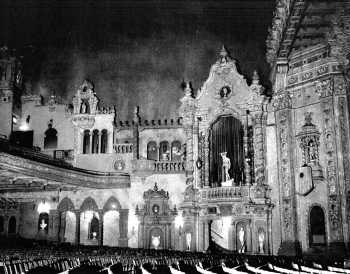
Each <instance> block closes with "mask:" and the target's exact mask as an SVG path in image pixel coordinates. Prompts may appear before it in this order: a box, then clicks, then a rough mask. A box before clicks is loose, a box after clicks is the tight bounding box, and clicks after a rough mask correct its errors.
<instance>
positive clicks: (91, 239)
mask: <svg viewBox="0 0 350 274" xmlns="http://www.w3.org/2000/svg"><path fill="white" fill-rule="evenodd" d="M80 211H81V213H80V243H81V244H85V245H98V244H99V241H100V236H101V232H102V231H100V222H101V219H100V218H101V217H100V214H99V209H98V206H97V204H96V202H95V200H94V199H92V198H91V197H87V198H86V199H85V200H84V202H83V203H82V205H81V207H80Z"/></svg>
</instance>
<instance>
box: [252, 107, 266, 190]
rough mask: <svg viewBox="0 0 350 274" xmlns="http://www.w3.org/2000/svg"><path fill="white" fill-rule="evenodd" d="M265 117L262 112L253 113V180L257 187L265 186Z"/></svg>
mask: <svg viewBox="0 0 350 274" xmlns="http://www.w3.org/2000/svg"><path fill="white" fill-rule="evenodd" d="M265 122H266V115H265V113H264V112H262V111H258V112H255V113H253V132H254V137H253V139H254V140H253V142H254V178H255V183H256V184H258V185H263V184H265V132H264V128H265V127H264V123H265Z"/></svg>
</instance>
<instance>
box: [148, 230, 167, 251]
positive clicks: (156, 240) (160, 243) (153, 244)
mask: <svg viewBox="0 0 350 274" xmlns="http://www.w3.org/2000/svg"><path fill="white" fill-rule="evenodd" d="M163 247H164V236H163V231H162V230H161V229H160V228H158V227H156V228H153V229H151V231H150V234H149V248H152V249H163Z"/></svg>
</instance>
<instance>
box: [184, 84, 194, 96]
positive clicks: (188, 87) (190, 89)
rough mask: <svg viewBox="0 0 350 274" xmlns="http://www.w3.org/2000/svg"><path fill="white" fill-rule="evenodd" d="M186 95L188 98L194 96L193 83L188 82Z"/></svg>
mask: <svg viewBox="0 0 350 274" xmlns="http://www.w3.org/2000/svg"><path fill="white" fill-rule="evenodd" d="M185 95H186V96H192V87H191V82H186V87H185Z"/></svg>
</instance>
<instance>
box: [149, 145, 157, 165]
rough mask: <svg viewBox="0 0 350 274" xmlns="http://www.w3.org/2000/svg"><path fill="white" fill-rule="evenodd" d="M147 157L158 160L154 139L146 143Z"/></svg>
mask: <svg viewBox="0 0 350 274" xmlns="http://www.w3.org/2000/svg"><path fill="white" fill-rule="evenodd" d="M147 159H148V160H155V161H156V160H158V151H157V143H156V142H155V141H150V142H148V143H147Z"/></svg>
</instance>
